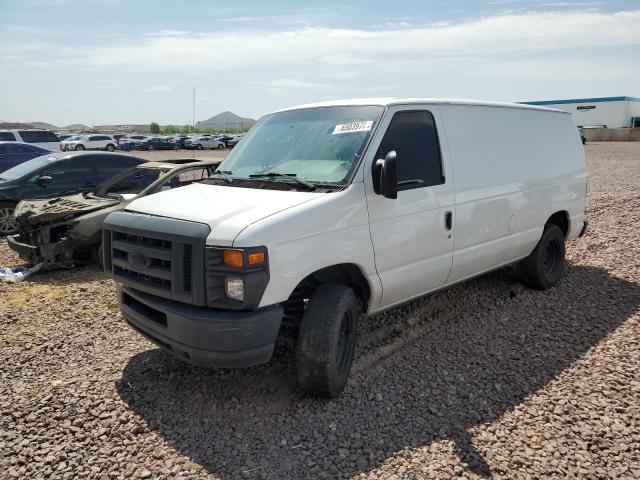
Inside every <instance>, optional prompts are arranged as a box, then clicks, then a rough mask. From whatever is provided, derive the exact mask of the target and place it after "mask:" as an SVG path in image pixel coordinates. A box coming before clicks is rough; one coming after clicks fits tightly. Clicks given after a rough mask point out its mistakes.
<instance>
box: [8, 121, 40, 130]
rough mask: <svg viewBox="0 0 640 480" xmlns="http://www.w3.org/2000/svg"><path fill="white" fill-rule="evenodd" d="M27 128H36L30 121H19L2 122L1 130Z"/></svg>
mask: <svg viewBox="0 0 640 480" xmlns="http://www.w3.org/2000/svg"><path fill="white" fill-rule="evenodd" d="M19 128H21V129H27V128H34V127H33V125H31V124H29V123H19V122H2V123H0V130H12V129H19Z"/></svg>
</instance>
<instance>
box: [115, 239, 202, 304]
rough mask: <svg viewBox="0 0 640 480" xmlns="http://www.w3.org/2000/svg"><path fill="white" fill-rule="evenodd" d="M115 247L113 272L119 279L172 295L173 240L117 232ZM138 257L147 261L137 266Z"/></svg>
mask: <svg viewBox="0 0 640 480" xmlns="http://www.w3.org/2000/svg"><path fill="white" fill-rule="evenodd" d="M111 247H112V261H113V272H114V273H115V274H116V275H117V276H121V277H126V278H128V279H129V280H133V281H136V282H147V283H148V284H149V285H152V286H153V287H155V288H158V289H162V290H164V291H167V292H171V287H172V274H171V264H172V262H171V259H172V243H171V241H169V240H163V239H160V238H154V237H148V236H142V235H137V234H129V233H125V232H117V231H115V232H113V236H112V240H111ZM136 255H137V256H139V257H141V258H142V259H144V261H142V260H141V261H140V263H136V261H135V260H136V258H135V256H136ZM189 281H191V280H189Z"/></svg>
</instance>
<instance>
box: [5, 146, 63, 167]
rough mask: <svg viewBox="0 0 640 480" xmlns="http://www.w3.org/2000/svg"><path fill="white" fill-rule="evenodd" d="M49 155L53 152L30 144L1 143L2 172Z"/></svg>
mask: <svg viewBox="0 0 640 480" xmlns="http://www.w3.org/2000/svg"><path fill="white" fill-rule="evenodd" d="M47 153H53V152H52V151H51V150H47V149H46V148H42V147H39V146H37V145H32V144H29V143H21V142H0V172H4V171H5V170H9V169H10V168H13V167H15V166H16V165H20V164H21V163H24V162H26V161H27V160H31V159H32V158H36V157H40V156H42V155H46V154H47Z"/></svg>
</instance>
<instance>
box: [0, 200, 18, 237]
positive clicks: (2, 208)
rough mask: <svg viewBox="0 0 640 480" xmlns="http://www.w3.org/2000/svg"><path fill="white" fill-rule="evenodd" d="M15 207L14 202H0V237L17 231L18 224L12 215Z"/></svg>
mask: <svg viewBox="0 0 640 480" xmlns="http://www.w3.org/2000/svg"><path fill="white" fill-rule="evenodd" d="M15 209H16V204H15V203H11V202H0V238H1V237H4V236H5V235H13V234H14V233H17V232H18V226H17V225H16V222H15V219H14V217H13V212H14V211H15Z"/></svg>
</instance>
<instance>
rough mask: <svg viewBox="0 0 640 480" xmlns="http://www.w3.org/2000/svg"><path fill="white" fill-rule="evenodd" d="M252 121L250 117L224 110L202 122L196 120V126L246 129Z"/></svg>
mask: <svg viewBox="0 0 640 480" xmlns="http://www.w3.org/2000/svg"><path fill="white" fill-rule="evenodd" d="M254 123H256V121H255V120H254V119H252V118H244V117H241V116H239V115H236V114H235V113H233V112H229V111H226V112H222V113H219V114H217V115H214V116H213V117H211V118H209V119H207V120H203V121H202V122H196V126H197V127H199V128H214V129H216V130H225V129H234V128H242V129H248V128H251V126H253V124H254Z"/></svg>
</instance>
